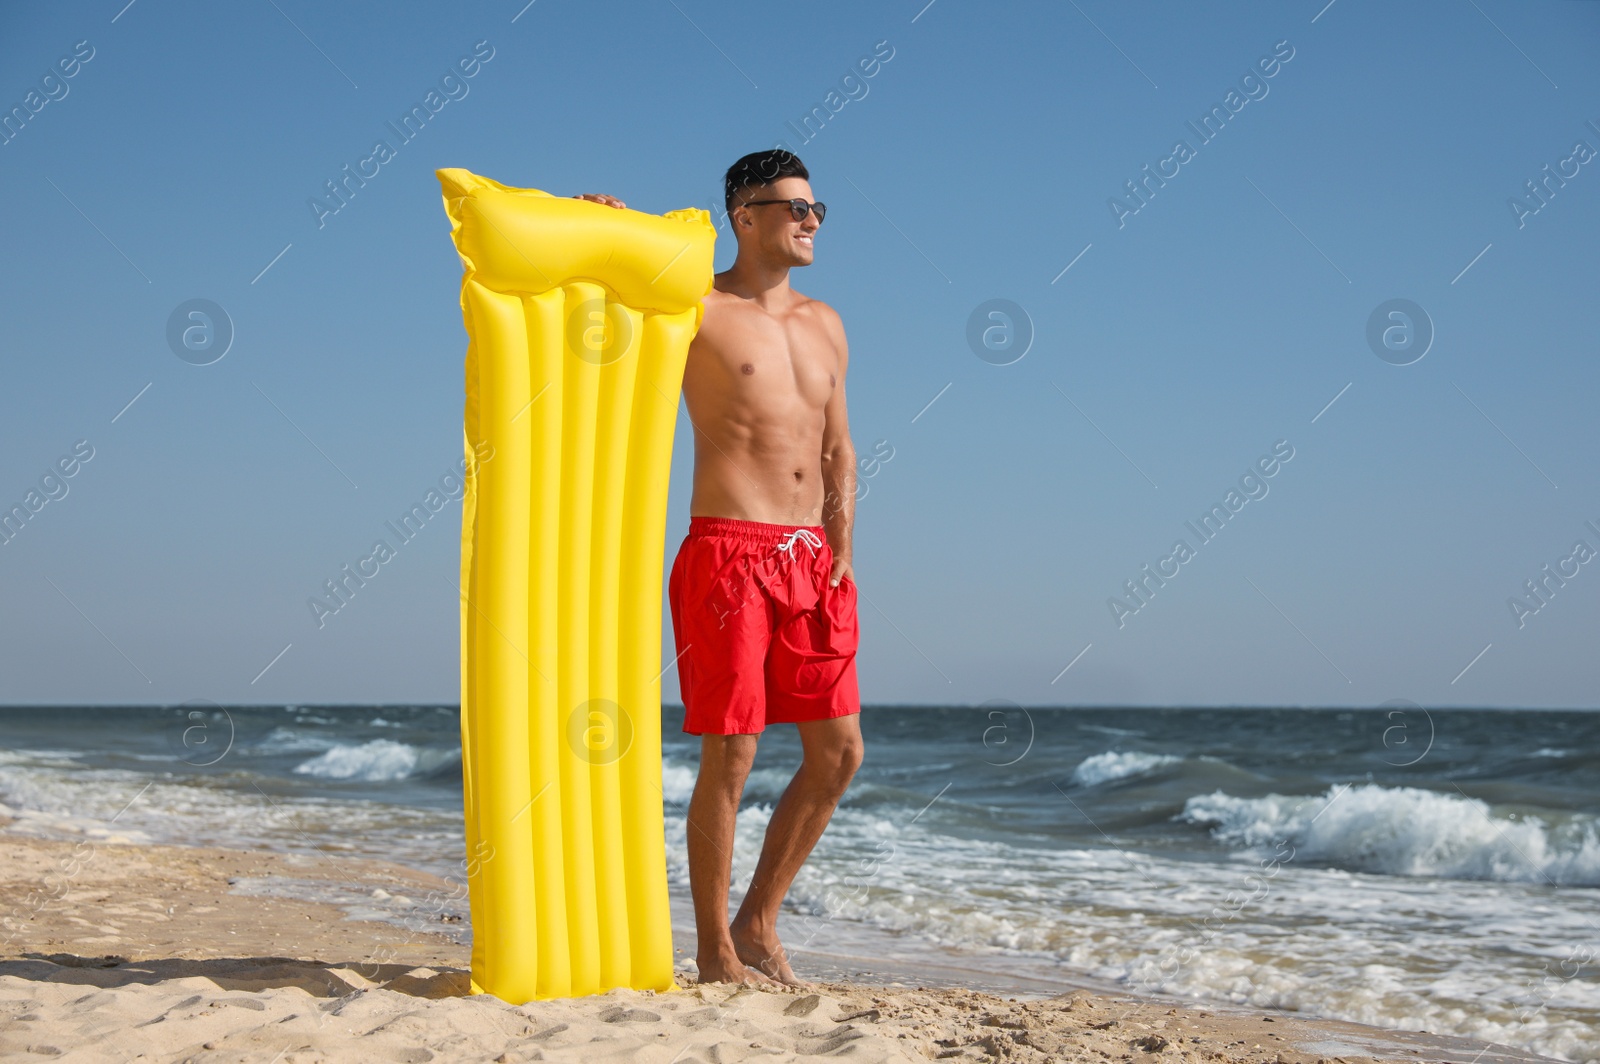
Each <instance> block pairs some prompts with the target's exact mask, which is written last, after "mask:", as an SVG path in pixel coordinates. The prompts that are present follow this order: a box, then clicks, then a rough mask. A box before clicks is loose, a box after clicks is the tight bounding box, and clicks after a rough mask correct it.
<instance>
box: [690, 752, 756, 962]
mask: <svg viewBox="0 0 1600 1064" xmlns="http://www.w3.org/2000/svg"><path fill="white" fill-rule="evenodd" d="M755 757H756V736H754V735H702V736H701V737H700V772H699V775H698V776H697V777H696V778H695V781H694V794H693V795H692V796H691V797H690V798H689V817H688V828H689V889H690V891H691V893H693V895H694V925H695V935H696V938H697V939H698V940H699V945H698V949H697V951H696V956H695V963H696V964H697V965H699V968H700V981H701V982H702V983H764V984H768V985H770V984H771V983H772V980H771V979H768V978H767V977H766V976H765V975H762V974H760V973H758V972H753V971H751V970H750V969H749V968H748V967H746V966H745V963H744V961H742V960H740V959H739V952H738V950H737V949H735V947H734V944H733V939H732V937H731V936H730V935H729V933H728V881H729V879H730V877H731V876H732V869H733V827H734V818H735V817H736V816H737V814H738V812H739V799H740V798H741V797H742V796H743V795H744V783H745V780H746V779H747V778H748V777H749V775H750V765H751V764H752V763H753V762H754V761H755Z"/></svg>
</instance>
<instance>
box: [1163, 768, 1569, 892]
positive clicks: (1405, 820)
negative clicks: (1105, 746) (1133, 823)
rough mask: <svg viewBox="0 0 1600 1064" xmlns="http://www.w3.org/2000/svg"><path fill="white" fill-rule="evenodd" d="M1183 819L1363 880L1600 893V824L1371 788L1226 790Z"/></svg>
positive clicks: (1198, 802) (1197, 802)
mask: <svg viewBox="0 0 1600 1064" xmlns="http://www.w3.org/2000/svg"><path fill="white" fill-rule="evenodd" d="M1176 819H1181V820H1187V821H1188V822H1190V823H1192V824H1203V825H1212V832H1211V833H1212V836H1213V837H1214V838H1215V839H1217V840H1218V841H1219V842H1224V843H1228V844H1230V845H1233V846H1238V847H1244V848H1252V849H1254V848H1259V847H1265V846H1269V845H1272V844H1274V843H1276V842H1278V841H1283V842H1287V843H1289V844H1290V845H1291V846H1293V847H1294V854H1295V857H1296V858H1298V859H1309V860H1311V861H1317V862H1323V863H1326V864H1331V865H1334V866H1336V867H1339V868H1345V869H1349V870H1353V871H1358V872H1375V873H1379V874H1383V875H1397V876H1437V877H1441V878H1446V879H1479V880H1495V881H1502V882H1524V883H1538V882H1546V881H1549V882H1554V883H1557V884H1562V885H1571V886H1600V835H1597V831H1596V828H1597V824H1600V822H1597V821H1596V820H1595V818H1593V817H1586V816H1585V817H1577V816H1574V817H1561V816H1552V817H1551V818H1550V820H1549V821H1548V822H1547V821H1546V819H1545V818H1542V817H1539V816H1535V815H1526V814H1523V815H1518V814H1515V813H1506V814H1504V815H1498V816H1497V815H1495V814H1494V812H1493V811H1492V809H1491V807H1490V806H1489V804H1488V803H1487V802H1485V801H1483V800H1482V799H1479V798H1466V797H1462V796H1459V795H1453V794H1442V793H1440V792H1437V791H1429V790H1424V789H1422V788H1419V787H1384V786H1381V785H1379V784H1374V783H1368V784H1362V785H1360V786H1350V787H1345V788H1343V789H1340V788H1338V787H1330V788H1329V789H1328V792H1327V793H1326V794H1321V795H1310V796H1306V795H1281V794H1268V795H1264V796H1262V797H1259V798H1238V797H1235V796H1233V795H1230V794H1225V793H1223V792H1222V791H1215V792H1213V793H1211V794H1207V795H1198V796H1196V797H1193V798H1190V799H1189V800H1188V801H1187V802H1186V803H1184V807H1183V812H1181V813H1179V814H1178V816H1177V818H1176Z"/></svg>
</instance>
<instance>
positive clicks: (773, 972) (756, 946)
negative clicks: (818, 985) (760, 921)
mask: <svg viewBox="0 0 1600 1064" xmlns="http://www.w3.org/2000/svg"><path fill="white" fill-rule="evenodd" d="M728 931H729V934H731V935H732V936H733V948H734V949H735V950H737V951H738V954H739V959H740V960H741V961H743V962H744V963H745V964H748V965H749V966H750V967H752V968H754V969H755V970H756V971H758V972H761V973H762V974H763V975H768V976H771V977H772V978H773V979H776V980H777V981H778V982H780V983H783V984H785V985H786V986H810V985H811V984H810V983H808V982H806V981H805V980H804V979H801V978H800V977H799V976H797V975H795V974H794V969H793V968H790V967H789V956H788V954H787V953H786V952H785V951H784V948H783V943H781V942H779V941H778V936H777V934H776V933H775V932H768V933H767V934H766V935H760V934H758V933H757V932H755V931H754V930H753V929H751V928H750V927H749V926H747V925H744V924H739V923H737V922H735V924H734V925H733V926H732V927H730V928H729V929H728Z"/></svg>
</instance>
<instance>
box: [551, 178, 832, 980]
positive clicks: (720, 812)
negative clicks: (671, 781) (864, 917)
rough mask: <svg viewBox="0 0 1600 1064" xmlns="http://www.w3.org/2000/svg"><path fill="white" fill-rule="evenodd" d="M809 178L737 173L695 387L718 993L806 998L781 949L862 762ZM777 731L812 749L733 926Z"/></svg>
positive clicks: (703, 797) (704, 950) (702, 861)
mask: <svg viewBox="0 0 1600 1064" xmlns="http://www.w3.org/2000/svg"><path fill="white" fill-rule="evenodd" d="M809 178H810V174H809V173H808V172H807V171H806V168H805V165H804V164H803V163H801V162H800V160H799V159H798V158H797V157H796V156H794V155H793V154H791V153H789V152H786V151H781V150H776V149H774V150H772V151H765V152H756V153H754V154H751V155H747V156H745V157H744V158H742V159H740V160H739V161H738V162H736V163H734V164H733V166H732V167H730V168H729V169H728V172H727V175H726V177H725V179H724V192H725V198H726V203H727V209H728V217H729V220H730V221H731V222H732V223H733V232H734V235H735V237H736V238H737V239H738V242H739V254H738V256H737V258H736V259H735V260H734V263H733V265H732V266H731V267H730V268H729V269H728V270H727V271H726V272H724V273H719V274H717V275H716V279H715V284H714V288H713V290H712V291H711V292H710V293H708V294H707V295H706V297H705V316H704V318H703V320H702V321H701V324H700V330H699V332H698V333H697V334H696V336H695V338H694V342H693V343H692V344H691V345H690V347H689V354H688V361H687V364H686V365H685V367H684V373H683V394H684V398H685V400H686V401H687V403H688V406H689V420H690V423H691V424H692V425H693V427H694V433H695V435H694V452H695V454H694V495H693V498H692V499H691V500H690V502H689V515H690V519H689V534H688V535H687V536H686V537H685V538H684V541H683V544H682V546H681V547H680V548H679V550H678V556H677V558H676V560H675V561H674V563H673V566H672V574H671V577H670V578H669V581H668V598H669V601H670V603H671V608H672V628H673V636H674V640H675V643H676V648H677V651H678V655H679V657H678V672H679V679H680V685H681V688H682V691H683V701H684V707H685V712H684V724H683V730H684V731H685V732H687V733H689V734H691V735H699V736H700V737H701V738H700V773H699V777H698V778H697V779H696V781H695V788H694V796H693V797H692V798H691V799H690V801H689V816H688V835H689V839H688V847H689V879H690V885H691V888H692V890H693V893H694V910H695V927H696V932H697V937H698V940H699V949H698V955H697V956H696V961H697V963H698V965H699V970H700V981H701V982H732V983H767V984H770V983H772V982H774V981H775V980H776V981H778V982H783V983H789V984H792V985H799V986H803V985H805V984H804V983H803V982H802V981H801V980H799V979H798V978H797V977H796V976H795V974H794V972H793V970H792V969H791V968H790V967H789V961H788V957H787V956H786V954H785V952H784V949H783V946H782V944H781V943H780V942H779V941H778V934H777V923H778V908H779V905H780V904H781V903H782V901H783V897H784V895H785V894H786V893H788V890H789V886H790V884H791V883H793V882H794V878H795V875H796V874H797V873H798V872H799V870H800V866H801V865H802V864H803V863H804V862H805V859H806V857H807V856H809V855H810V853H811V849H812V847H813V846H814V845H816V842H817V840H818V839H819V838H820V837H821V835H822V832H823V829H824V828H826V827H827V825H828V821H829V820H830V819H831V818H832V816H833V811H834V809H835V807H837V805H838V804H839V799H840V798H841V797H842V796H843V795H844V792H845V788H846V787H847V786H848V785H849V783H850V780H851V778H852V777H853V776H854V775H855V771H856V768H857V767H858V766H859V765H860V764H861V756H862V744H861V728H860V695H859V693H858V691H857V685H856V666H855V656H856V642H857V638H858V634H859V633H858V627H857V618H856V589H855V574H854V571H853V570H852V568H851V565H850V540H851V529H852V526H853V524H854V521H855V492H856V477H855V465H856V454H855V448H854V446H852V444H851V442H850V429H849V424H848V421H847V419H846V415H845V392H844V383H845V370H846V367H847V365H848V362H849V354H848V351H847V349H846V346H845V335H844V325H843V323H842V322H841V321H840V319H839V315H838V313H837V312H836V311H835V310H834V309H833V308H832V307H830V306H828V305H827V304H826V303H823V302H821V301H819V300H815V299H811V298H809V297H807V296H804V295H801V294H800V293H799V292H796V291H795V290H794V289H792V288H790V287H789V270H790V268H791V267H794V266H809V265H811V262H812V260H813V257H814V255H815V251H814V250H813V242H814V240H815V238H816V232H817V228H818V227H819V226H820V225H821V224H822V214H823V213H825V211H826V207H825V206H824V205H823V204H819V203H813V202H811V195H812V193H811V185H810V181H809ZM578 198H580V199H588V200H593V201H595V202H598V203H606V204H609V205H611V206H614V207H622V206H624V204H623V203H622V202H621V201H620V200H617V199H615V198H614V197H611V196H602V195H592V194H586V195H582V196H580V197H578ZM791 204H794V205H791ZM776 723H794V724H795V725H797V727H798V728H799V732H800V742H801V746H802V748H803V754H802V757H801V762H800V767H799V770H798V771H797V772H796V773H795V775H794V779H793V780H791V781H790V783H789V786H788V787H787V789H785V790H784V792H783V797H782V798H781V799H780V800H779V802H778V805H777V807H776V808H775V809H774V810H773V811H772V819H771V821H770V822H769V823H768V825H767V832H766V838H765V840H764V842H763V843H762V847H761V857H760V859H759V861H758V862H757V864H756V869H755V874H754V875H753V876H752V878H751V880H750V889H749V890H748V891H747V892H746V893H745V896H744V901H743V903H742V904H741V905H740V906H739V912H738V914H737V915H736V916H735V917H734V918H733V920H732V922H731V923H730V922H729V921H728V887H729V880H730V868H731V865H732V854H733V835H734V818H735V815H736V814H737V813H738V809H739V800H740V798H741V796H742V795H743V793H744V785H745V780H746V778H747V777H748V776H749V774H750V766H751V763H752V762H753V761H754V759H755V754H756V742H757V739H758V738H759V735H760V733H761V731H762V729H763V728H764V727H765V726H766V725H767V724H776Z"/></svg>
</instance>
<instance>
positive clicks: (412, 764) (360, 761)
mask: <svg viewBox="0 0 1600 1064" xmlns="http://www.w3.org/2000/svg"><path fill="white" fill-rule="evenodd" d="M460 756H461V750H460V748H459V747H458V748H457V749H455V750H454V751H448V752H447V751H442V750H431V749H427V748H419V747H415V746H412V745H411V744H410V743H397V742H395V741H394V740H393V739H373V740H371V741H370V742H365V743H360V744H356V745H351V744H349V743H338V744H336V745H334V746H333V748H332V749H329V750H325V751H324V752H322V753H320V754H318V755H317V756H316V757H313V758H311V759H310V760H308V761H302V762H301V763H300V764H298V765H296V766H295V767H294V770H295V772H297V773H299V774H300V775H303V776H316V777H318V778H319V779H329V780H360V781H366V782H378V781H383V780H403V779H409V778H411V777H412V776H425V775H427V774H428V773H430V772H433V771H435V770H436V769H439V768H442V767H443V766H444V765H446V764H449V763H450V762H451V761H453V760H456V759H458V758H460Z"/></svg>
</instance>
